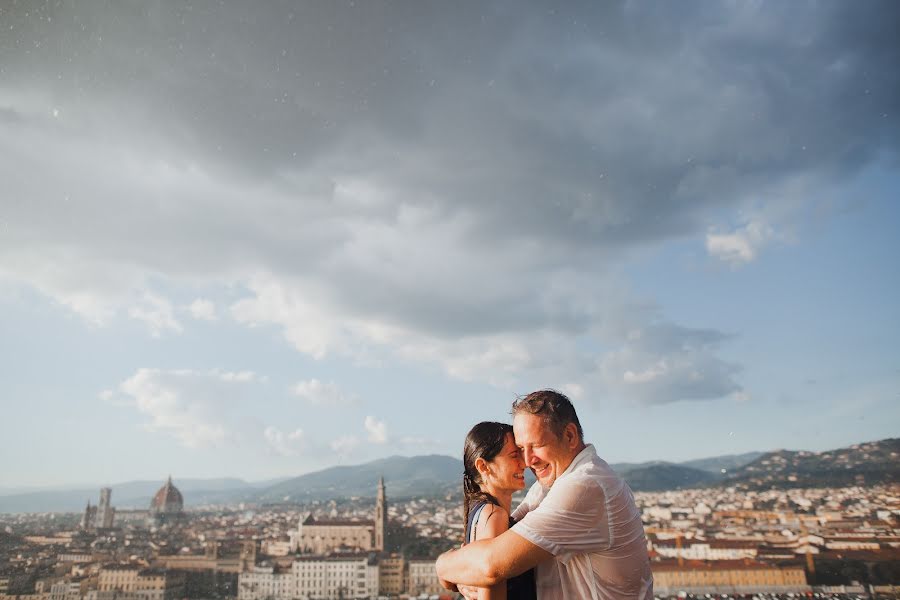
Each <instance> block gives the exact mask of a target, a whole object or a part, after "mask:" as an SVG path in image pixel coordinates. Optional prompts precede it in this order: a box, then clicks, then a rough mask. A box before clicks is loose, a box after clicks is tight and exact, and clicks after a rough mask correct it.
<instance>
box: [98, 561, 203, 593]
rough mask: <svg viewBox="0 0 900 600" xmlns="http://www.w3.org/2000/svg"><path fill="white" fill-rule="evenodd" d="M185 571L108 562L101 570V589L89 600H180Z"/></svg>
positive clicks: (99, 580) (99, 577) (99, 579)
mask: <svg viewBox="0 0 900 600" xmlns="http://www.w3.org/2000/svg"><path fill="white" fill-rule="evenodd" d="M184 590H185V585H184V573H178V572H175V571H168V570H166V569H147V568H144V567H140V566H137V565H107V566H105V567H103V568H102V569H100V573H99V576H98V582H97V590H96V591H94V592H91V593H89V594H88V595H87V597H86V598H85V600H179V599H180V598H182V597H183V596H184Z"/></svg>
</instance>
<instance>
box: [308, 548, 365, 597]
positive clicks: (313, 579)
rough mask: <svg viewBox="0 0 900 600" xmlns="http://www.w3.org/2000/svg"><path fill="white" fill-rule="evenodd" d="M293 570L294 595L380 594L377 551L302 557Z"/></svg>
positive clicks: (343, 595) (347, 595) (345, 595)
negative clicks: (370, 553) (372, 553)
mask: <svg viewBox="0 0 900 600" xmlns="http://www.w3.org/2000/svg"><path fill="white" fill-rule="evenodd" d="M292 571H293V573H294V577H295V581H296V585H297V587H296V596H294V597H295V598H300V599H301V600H312V599H313V598H348V599H350V598H372V597H375V596H377V595H378V561H377V559H376V558H375V556H374V555H367V554H338V555H333V556H325V557H300V558H299V559H298V560H297V561H295V562H294V564H293V567H292Z"/></svg>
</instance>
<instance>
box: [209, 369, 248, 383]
mask: <svg viewBox="0 0 900 600" xmlns="http://www.w3.org/2000/svg"><path fill="white" fill-rule="evenodd" d="M212 372H213V373H215V374H217V375H218V376H219V378H220V379H221V380H222V381H235V382H238V383H247V382H250V381H256V379H257V377H256V373H254V372H253V371H212Z"/></svg>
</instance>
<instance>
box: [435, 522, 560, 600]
mask: <svg viewBox="0 0 900 600" xmlns="http://www.w3.org/2000/svg"><path fill="white" fill-rule="evenodd" d="M551 558H553V555H552V554H550V553H549V552H547V551H546V550H544V549H543V548H541V547H540V546H536V545H534V544H532V543H531V542H529V541H528V540H526V539H525V538H523V537H522V536H520V535H519V534H517V533H516V532H515V531H512V530H509V531H506V532H504V533H502V534H501V535H499V536H497V537H495V538H491V539H489V540H482V541H479V542H473V543H471V544H468V545H466V546H463V547H462V548H460V549H458V550H450V551H449V552H444V553H443V554H441V556H440V557H439V558H438V559H437V564H436V565H435V568H436V569H437V574H438V577H439V578H440V579H441V580H442V581H444V582H452V583H455V584H464V585H474V586H478V587H490V586H492V585H496V584H497V583H499V582H501V581H504V580H506V579H509V578H510V577H515V576H516V575H519V574H521V573H524V572H525V571H527V570H528V569H530V568H532V567H533V566H535V565H537V564H538V563H539V562H543V561H545V560H549V559H551Z"/></svg>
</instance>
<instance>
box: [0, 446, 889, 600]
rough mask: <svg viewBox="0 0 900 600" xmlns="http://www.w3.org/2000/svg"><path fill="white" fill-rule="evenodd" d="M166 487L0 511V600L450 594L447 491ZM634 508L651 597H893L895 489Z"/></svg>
mask: <svg viewBox="0 0 900 600" xmlns="http://www.w3.org/2000/svg"><path fill="white" fill-rule="evenodd" d="M889 442H892V441H889ZM879 447H881V446H878V445H876V444H873V445H862V446H861V447H859V446H857V447H854V449H855V450H857V451H860V452H865V453H866V454H870V453H872V452H874V451H875V450H876V449H877V448H879ZM860 448H861V449H860ZM833 454H834V455H836V456H838V460H839V461H842V462H844V463H846V462H847V460H846V455H845V454H843V455H842V454H841V453H840V452H836V453H833ZM895 454H896V453H894V454H893V455H891V456H892V457H894V458H895V456H894V455H895ZM829 455H830V454H826V456H829ZM771 456H778V455H777V454H770V455H767V456H763V457H761V458H759V459H757V461H755V462H753V463H752V464H751V465H750V466H749V467H748V468H749V470H750V471H751V472H759V471H760V470H761V469H763V468H765V467H766V466H768V465H770V464H771V463H772V462H773V461H772V459H771ZM775 462H777V461H775ZM860 466H861V465H857V467H860ZM774 468H775V469H776V470H778V469H781V467H780V466H778V465H776V466H775V467H774ZM786 476H787V477H788V478H789V480H796V476H795V475H793V474H787V475H786ZM176 481H177V480H173V478H172V477H169V478H168V480H167V481H165V482H164V483H163V484H162V486H161V487H160V488H159V490H158V491H157V492H156V494H155V495H154V496H153V498H152V500H151V502H150V504H149V506H148V507H147V508H146V509H134V508H132V509H118V508H116V507H115V505H114V500H115V499H114V498H113V497H112V490H111V489H110V488H102V489H100V490H99V493H98V501H97V502H96V504H92V503H91V502H90V501H89V502H88V503H87V505H86V506H85V509H84V511H83V512H82V513H81V514H75V513H18V514H3V515H0V529H2V530H0V600H179V599H182V598H188V599H198V600H199V599H222V600H226V599H234V600H313V599H332V598H334V599H340V598H347V599H350V598H358V599H363V598H367V599H370V598H449V597H453V594H450V593H449V592H447V591H446V590H443V589H442V588H441V587H440V584H439V582H438V580H437V577H436V575H435V569H434V563H435V559H436V557H437V556H438V554H440V553H441V552H443V551H445V550H448V549H450V548H453V547H456V546H458V544H459V543H460V541H461V539H462V533H463V521H462V515H461V509H460V504H461V503H460V497H459V495H458V494H455V493H452V492H448V493H445V494H443V495H440V496H434V495H432V496H426V495H423V496H420V497H403V498H396V499H392V498H391V497H390V493H389V492H390V488H391V486H390V481H385V479H384V478H383V477H379V479H378V484H377V486H376V487H375V488H374V489H372V493H371V495H359V496H352V497H340V498H333V499H331V500H326V499H316V500H311V501H309V502H306V503H240V504H238V505H221V506H214V505H208V506H200V507H196V506H194V507H187V508H186V507H185V499H184V497H183V495H182V493H181V492H180V491H179V489H178V487H177V485H176ZM635 499H636V503H637V505H638V508H639V510H640V511H641V513H642V520H643V523H644V529H645V531H646V534H647V549H648V552H649V555H650V557H651V565H652V570H653V575H654V591H655V594H656V596H657V597H658V598H667V597H687V596H688V595H691V596H694V595H696V596H704V597H707V595H709V596H710V597H711V596H712V595H716V596H722V597H726V596H739V595H745V596H752V597H754V598H757V599H759V598H762V597H765V596H772V597H791V596H805V595H815V596H817V597H826V596H834V597H852V598H875V597H898V594H900V586H898V585H897V584H900V485H898V484H897V483H896V482H888V483H879V484H872V485H850V486H844V487H815V488H805V487H786V488H783V489H776V488H771V487H770V488H769V489H748V487H747V486H746V485H728V484H724V485H718V486H709V487H693V488H690V489H675V490H664V491H637V492H636V493H635Z"/></svg>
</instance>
